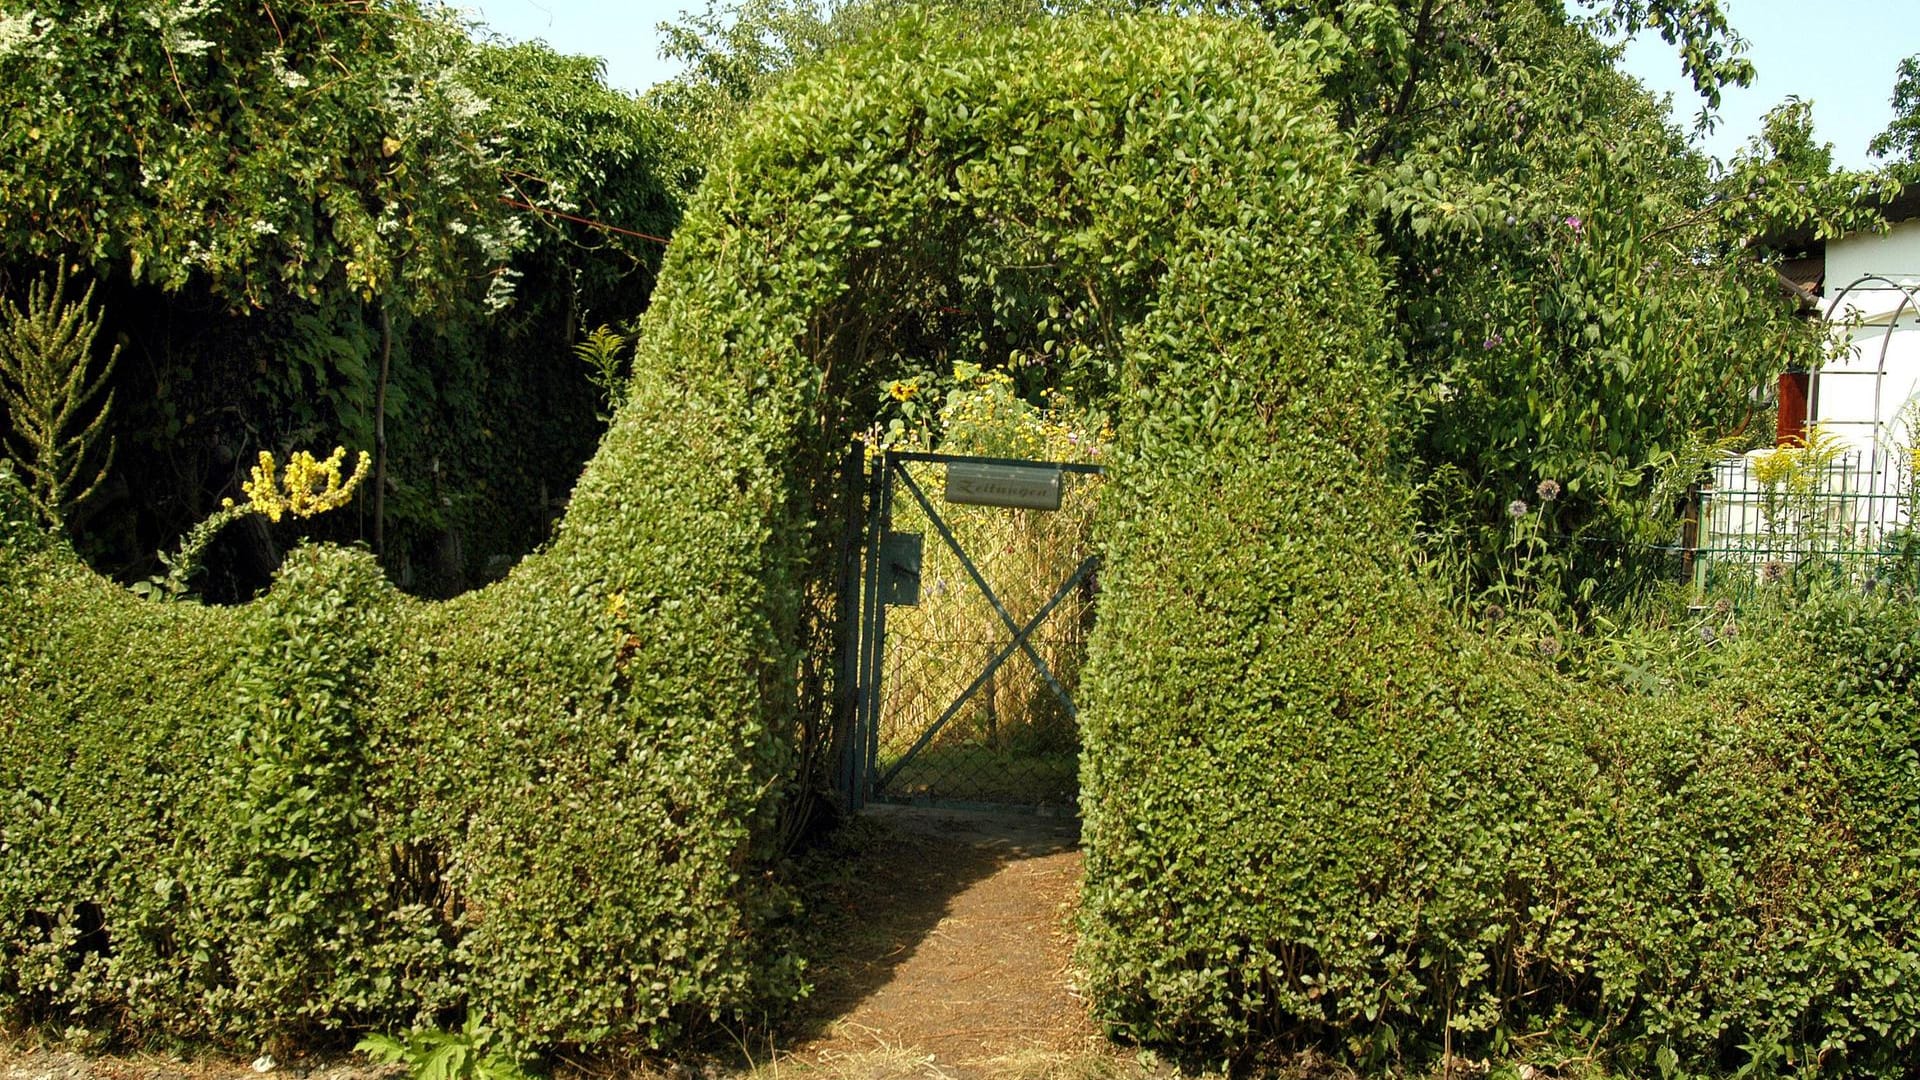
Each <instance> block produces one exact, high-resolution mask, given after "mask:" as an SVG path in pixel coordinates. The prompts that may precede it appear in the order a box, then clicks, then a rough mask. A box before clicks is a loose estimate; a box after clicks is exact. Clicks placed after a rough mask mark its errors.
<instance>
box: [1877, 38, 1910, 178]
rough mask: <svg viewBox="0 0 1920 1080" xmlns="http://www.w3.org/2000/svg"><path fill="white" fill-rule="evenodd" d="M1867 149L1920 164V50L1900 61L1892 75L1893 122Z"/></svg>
mask: <svg viewBox="0 0 1920 1080" xmlns="http://www.w3.org/2000/svg"><path fill="white" fill-rule="evenodd" d="M1867 152H1868V153H1870V154H1872V155H1873V156H1874V157H1877V158H1892V159H1893V160H1894V162H1895V163H1898V164H1903V165H1916V164H1920V53H1916V54H1914V55H1912V56H1909V57H1907V58H1906V59H1905V60H1902V61H1900V66H1899V68H1898V69H1896V70H1895V72H1894V77H1893V123H1891V124H1888V125H1887V130H1885V131H1883V132H1881V133H1880V134H1878V135H1875V136H1874V137H1873V141H1872V142H1870V143H1868V144H1867Z"/></svg>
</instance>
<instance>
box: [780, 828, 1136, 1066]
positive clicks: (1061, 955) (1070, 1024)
mask: <svg viewBox="0 0 1920 1080" xmlns="http://www.w3.org/2000/svg"><path fill="white" fill-rule="evenodd" d="M874 816H875V817H876V818H878V819H879V823H880V824H879V825H878V826H877V827H876V828H875V829H874V835H872V836H870V837H869V838H867V840H866V842H865V844H864V845H863V849H862V850H861V851H860V852H859V854H858V858H857V861H858V864H859V866H860V871H859V873H858V878H857V880H854V881H847V882H840V883H837V887H836V888H835V889H833V890H832V893H833V895H830V900H829V903H830V904H833V905H835V906H837V907H838V908H839V910H838V912H836V914H837V916H838V917H839V918H840V919H842V920H844V922H843V924H842V926H841V927H840V929H839V930H838V932H836V933H835V934H834V935H832V936H833V938H834V939H836V941H835V944H836V945H837V946H838V947H837V949H835V950H834V951H835V952H836V953H837V962H835V961H834V960H830V959H829V958H827V957H822V958H821V960H819V961H816V968H815V970H816V971H817V972H818V973H819V975H818V984H817V985H816V988H815V992H814V995H813V998H812V999H811V1003H810V1004H809V1006H808V1007H807V1011H808V1012H809V1013H810V1014H812V1017H811V1019H812V1024H813V1028H814V1030H813V1031H812V1032H811V1033H809V1034H805V1035H802V1036H801V1037H800V1039H799V1040H798V1041H797V1042H796V1043H794V1044H791V1045H790V1047H789V1050H788V1053H787V1054H786V1055H785V1056H786V1060H787V1061H789V1062H791V1063H793V1064H796V1065H811V1066H814V1067H818V1068H822V1069H823V1070H825V1071H831V1072H839V1073H842V1074H843V1075H870V1076H884V1075H900V1076H940V1077H953V1078H956V1080H964V1078H968V1077H976V1076H979V1077H988V1076H992V1077H1000V1076H1015V1075H1033V1076H1041V1075H1049V1074H1051V1073H1053V1072H1055V1071H1057V1070H1056V1069H1055V1068H1054V1066H1056V1065H1057V1064H1059V1063H1060V1062H1063V1061H1067V1060H1073V1059H1078V1058H1083V1057H1085V1056H1086V1055H1088V1054H1095V1055H1098V1056H1107V1055H1109V1054H1111V1053H1112V1052H1111V1051H1110V1050H1106V1049H1105V1042H1104V1040H1103V1039H1101V1037H1100V1035H1099V1033H1098V1031H1097V1030H1096V1029H1095V1027H1094V1025H1093V1024H1092V1022H1091V1021H1090V1020H1088V1018H1087V1013H1086V1008H1085V1005H1084V1003H1083V1002H1082V1001H1081V1000H1080V999H1079V998H1078V997H1077V996H1076V995H1075V994H1074V992H1073V988H1072V972H1071V969H1070V961H1071V957H1072V951H1073V946H1072V938H1071V929H1072V928H1071V923H1070V918H1071V909H1072V905H1073V902H1074V899H1075V898H1076V896H1077V895H1078V892H1079V886H1080V852H1079V849H1078V846H1077V834H1076V830H1075V827H1074V825H1073V823H1072V822H1070V821H1064V820H1061V819H1048V818H1021V817H1010V816H1000V815H983V814H969V813H962V812H942V811H926V810H893V809H891V808H881V809H880V810H879V811H878V812H876V813H875V815H874ZM889 1060H890V1061H892V1062H893V1064H894V1065H897V1066H898V1067H900V1069H902V1070H905V1071H898V1072H889V1071H887V1069H886V1068H878V1069H868V1070H865V1071H863V1070H862V1069H861V1068H860V1065H861V1063H865V1064H867V1065H877V1064H878V1063H880V1062H882V1061H889ZM836 1066H839V1067H838V1068H836Z"/></svg>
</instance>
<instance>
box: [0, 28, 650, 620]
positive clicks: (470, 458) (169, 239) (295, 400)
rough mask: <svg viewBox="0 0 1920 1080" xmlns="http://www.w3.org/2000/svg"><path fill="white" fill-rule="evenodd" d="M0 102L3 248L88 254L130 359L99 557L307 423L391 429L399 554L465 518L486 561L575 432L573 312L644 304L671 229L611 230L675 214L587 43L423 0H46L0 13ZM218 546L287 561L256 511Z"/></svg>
mask: <svg viewBox="0 0 1920 1080" xmlns="http://www.w3.org/2000/svg"><path fill="white" fill-rule="evenodd" d="M0 105H4V106H5V107H6V109H7V110H8V115H9V123H8V124H7V125H6V126H5V128H4V130H0V151H4V160H0V267H5V268H8V269H14V270H24V269H28V268H31V267H33V266H36V265H40V264H43V263H45V262H47V261H50V260H53V259H58V260H59V261H60V262H61V263H63V264H65V265H78V266H80V267H84V268H86V269H87V270H88V271H89V272H90V273H91V275H92V276H93V278H94V280H95V281H96V282H98V284H99V287H100V290H101V296H102V297H103V298H104V299H106V300H107V301H108V307H109V309H110V311H111V312H112V314H113V322H112V323H111V324H110V325H109V327H108V328H107V330H106V332H105V334H104V335H103V336H104V337H105V338H108V339H114V340H118V341H122V342H124V343H125V344H126V345H127V347H128V348H127V352H128V356H129V358H130V360H131V362H130V363H127V364H124V365H122V366H121V368H120V369H119V371H118V373H117V374H116V375H115V377H114V380H113V381H114V384H115V387H114V388H115V389H117V391H118V398H117V400H118V402H119V406H120V407H119V411H118V413H117V415H116V418H115V421H114V424H115V427H116V428H117V429H118V431H119V433H120V434H121V436H122V440H121V441H122V442H123V444H127V445H128V446H130V447H131V448H133V449H135V450H136V451H138V452H136V453H130V454H123V455H121V457H120V459H119V461H118V463H117V464H116V466H115V472H114V473H113V475H111V476H110V477H109V481H108V483H106V484H105V485H104V486H103V488H102V496H101V497H100V498H98V499H96V500H93V501H92V502H91V503H90V504H89V507H88V512H87V514H86V515H85V519H84V520H82V521H78V522H76V523H75V527H76V539H77V541H78V542H79V543H80V544H81V546H82V548H83V550H88V551H89V552H90V554H92V555H94V556H96V557H98V558H99V559H101V564H102V565H103V566H112V567H113V568H115V569H116V570H117V571H119V572H121V573H123V574H124V575H125V576H128V577H133V578H139V577H142V576H144V575H145V574H146V573H147V572H148V571H149V569H150V567H149V566H148V565H147V564H148V563H150V561H151V557H152V556H151V553H152V552H153V551H154V549H155V548H156V547H165V546H171V543H172V540H173V538H174V537H176V536H177V535H178V534H179V532H180V531H181V530H183V529H185V528H186V527H188V526H189V525H191V524H192V523H193V522H195V521H198V520H200V519H202V518H204V517H205V516H206V515H207V513H208V512H209V509H210V507H211V505H212V504H214V503H217V500H218V499H219V497H220V496H222V495H232V494H235V493H236V492H237V490H238V484H239V482H240V480H241V478H242V477H241V473H242V472H243V469H244V467H243V466H240V465H238V464H236V463H239V462H244V461H247V460H250V459H251V458H252V457H253V455H254V453H255V452H257V451H259V450H272V451H276V452H284V451H286V450H289V449H291V448H293V447H296V446H302V445H311V444H312V443H314V442H316V441H325V442H334V441H344V442H346V443H348V444H349V445H350V446H352V447H354V448H356V449H358V448H367V447H371V446H374V445H375V444H376V443H379V442H383V441H385V442H390V444H391V445H390V446H389V447H388V448H387V452H385V453H382V454H380V455H378V456H379V458H380V468H379V471H380V472H381V473H382V474H383V475H382V477H381V478H380V479H378V480H376V482H374V483H372V484H369V485H367V486H366V488H365V490H366V491H367V492H368V493H369V495H370V497H369V498H368V499H367V501H369V502H384V501H387V500H389V499H390V500H391V501H390V503H389V504H388V505H383V506H381V507H380V510H379V512H377V513H374V514H372V515H371V518H372V523H374V524H375V530H373V531H385V530H386V528H387V527H388V526H393V527H394V528H395V529H396V530H397V532H398V536H397V537H396V538H395V540H396V542H397V543H398V544H399V545H400V549H399V550H397V551H396V552H394V554H393V555H392V556H391V557H390V558H389V560H388V564H389V566H390V568H394V569H395V570H396V573H397V574H399V575H401V576H403V577H404V576H406V574H407V569H406V568H407V563H408V560H409V557H410V556H409V552H408V550H407V549H408V547H409V546H411V547H413V548H415V549H418V548H420V547H422V546H431V545H433V544H435V543H438V542H440V541H442V540H445V539H446V536H447V534H448V532H449V531H450V530H454V529H456V528H458V527H459V526H460V525H461V523H463V522H465V523H469V524H472V523H480V525H481V526H484V531H485V535H487V536H489V537H490V538H489V539H488V540H487V541H486V544H485V546H484V547H480V548H479V550H477V551H476V552H475V553H474V555H473V557H472V559H471V561H472V562H473V563H474V564H475V565H476V566H477V565H480V564H482V563H483V562H485V561H486V560H488V559H491V558H494V557H496V556H502V555H504V556H507V557H511V556H512V555H515V554H517V553H518V552H519V551H524V550H526V549H527V548H529V547H531V546H532V545H533V544H534V543H537V542H538V541H539V540H540V539H541V538H543V537H544V530H545V528H546V526H547V524H548V522H549V520H550V517H551V512H550V509H551V508H550V506H549V505H548V504H547V502H548V500H547V499H546V498H543V497H542V491H543V490H550V491H552V492H554V493H556V494H558V493H563V492H564V491H565V490H566V489H567V487H568V486H569V485H570V483H571V478H572V476H573V475H574V473H575V471H576V470H577V467H578V464H579V462H580V461H581V460H583V459H584V457H585V455H586V454H587V453H588V452H589V451H590V450H591V447H592V434H593V432H592V427H593V425H592V421H591V417H592V414H593V395H592V390H591V387H589V386H588V385H587V384H586V380H585V379H584V378H583V377H582V376H581V373H580V372H579V371H578V370H576V368H575V366H574V365H573V364H572V363H571V362H570V361H569V360H568V359H567V356H568V348H569V346H570V345H571V344H572V335H573V334H574V332H575V330H576V328H577V325H578V323H579V312H580V310H581V309H582V308H583V307H590V308H593V309H595V318H596V321H608V322H616V323H617V322H622V321H625V320H628V319H631V318H633V317H635V316H637V314H638V313H639V311H640V310H641V309H642V308H644V306H645V303H646V300H647V296H648V294H649V292H650V289H651V286H652V280H653V276H652V271H653V269H654V268H655V267H656V266H657V265H658V260H659V257H660V251H661V247H662V245H661V244H660V243H659V242H658V240H657V239H648V238H643V237H640V236H633V235H628V234H627V233H623V232H618V231H615V230H616V228H624V229H625V230H628V232H631V233H641V234H646V237H654V238H657V237H664V236H666V235H668V234H669V233H670V232H671V230H672V228H673V227H674V224H675V222H676V221H677V217H678V207H679V202H678V199H679V191H678V190H677V189H675V188H674V187H672V186H670V185H668V184H664V183H662V182H661V181H660V179H659V177H660V176H661V174H662V172H663V169H662V167H661V166H662V162H663V156H664V155H665V154H666V153H667V147H666V145H665V140H664V136H663V133H662V132H663V129H662V125H661V124H660V123H659V122H658V121H657V120H656V119H655V118H654V114H653V112H652V110H651V109H649V108H647V107H646V106H643V105H641V104H640V103H638V102H636V101H635V100H633V99H632V98H631V97H628V96H626V95H623V94H619V93H616V92H614V91H612V90H610V89H608V88H607V87H606V86H605V85H604V83H603V82H601V81H600V76H599V71H598V68H597V66H596V65H595V63H594V62H593V61H589V60H581V59H577V58H568V57H561V56H558V55H557V54H554V53H552V52H551V51H550V50H545V49H543V48H538V47H525V46H517V47H500V46H493V45H487V44H481V43H476V42H475V41H473V40H471V39H470V38H469V36H468V33H467V28H466V26H465V25H463V24H462V23H461V22H460V21H459V19H458V18H457V17H456V16H454V15H452V14H450V13H449V11H448V10H447V9H443V8H440V7H427V6H423V5H422V4H419V3H416V2H415V0H373V2H371V3H354V4H337V3H330V2H326V0H275V3H273V4H271V5H248V4H226V3H219V4H204V3H203V4H177V3H171V2H164V0H49V2H47V3H38V4H36V5H34V7H33V9H32V10H31V11H28V10H24V9H22V8H20V7H19V6H18V5H16V6H14V7H13V8H9V9H8V14H6V15H0ZM576 219H577V220H576ZM522 282H527V283H530V284H531V286H532V288H531V289H524V288H521V283H522ZM530 294H531V295H530ZM96 359H97V358H96ZM492 395H499V396H501V397H507V396H513V397H515V398H516V399H517V400H516V402H515V403H514V404H512V405H507V404H504V403H497V404H496V403H494V402H493V400H492ZM490 408H493V409H497V410H500V412H499V415H496V414H495V412H491V411H489V409H490ZM383 435H384V436H387V437H388V438H386V439H383V438H381V436H383ZM489 473H491V474H492V479H493V481H494V482H493V484H492V486H489V485H488V483H487V479H486V475H487V474H489ZM136 492H137V493H138V498H131V497H129V495H130V493H136ZM367 517H368V515H366V514H364V513H363V514H360V515H357V516H355V515H340V516H339V519H338V520H337V521H336V522H333V523H330V524H329V525H328V526H327V527H328V528H330V529H333V530H336V537H337V538H340V539H346V538H348V537H350V536H352V535H353V533H352V532H350V531H347V532H340V531H338V530H352V529H354V528H356V527H364V526H365V525H367V524H370V523H369V522H368V521H367ZM508 522H511V523H512V528H511V529H510V530H508V529H507V528H506V527H505V523H508ZM362 535H364V533H363V534H362ZM220 546H221V548H222V550H221V551H219V552H216V553H215V554H216V558H215V559H214V561H213V564H212V566H213V567H214V568H216V569H218V570H224V569H225V567H226V566H227V565H228V564H230V563H232V562H233V561H234V560H233V559H232V558H231V556H233V555H234V554H235V553H236V552H241V551H243V550H251V551H257V553H258V554H257V557H249V558H248V559H246V560H245V561H246V562H249V563H252V564H255V566H256V567H257V570H258V572H251V571H250V572H249V574H248V575H247V576H249V577H251V578H252V579H253V580H256V581H257V580H259V579H260V578H261V577H263V575H264V571H265V570H268V569H270V568H271V566H272V565H273V564H274V563H275V562H276V561H277V550H276V545H275V544H274V543H273V542H272V539H271V537H270V536H269V535H268V533H267V531H266V529H265V528H264V527H263V526H256V525H254V524H253V523H250V525H249V528H247V529H246V530H233V531H231V532H230V533H229V534H227V538H226V539H223V540H222V541H221V545H220ZM475 546H476V547H478V545H477V544H476V545H475ZM458 547H459V545H458V544H452V545H450V550H451V549H457V548H458ZM413 554H414V555H417V554H418V551H417V550H416V551H415V552H414V553H413ZM419 561H424V560H419ZM212 576H213V577H214V578H216V579H218V578H220V577H221V575H220V574H219V573H216V574H214V575H212ZM441 576H443V577H447V578H448V579H449V580H451V579H452V578H453V577H454V576H456V575H441ZM210 588H211V595H216V596H226V595H229V593H228V592H227V590H226V583H225V582H224V580H216V581H215V582H212V583H211V584H210Z"/></svg>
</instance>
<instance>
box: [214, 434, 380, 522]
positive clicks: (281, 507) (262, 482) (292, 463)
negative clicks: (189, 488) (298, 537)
mask: <svg viewBox="0 0 1920 1080" xmlns="http://www.w3.org/2000/svg"><path fill="white" fill-rule="evenodd" d="M346 456H347V449H346V447H344V446H340V447H335V448H334V451H333V453H332V454H330V455H329V456H328V457H327V459H326V460H324V461H320V460H317V459H315V458H314V456H313V455H312V454H311V453H309V452H307V451H305V450H300V451H296V452H295V453H294V454H293V455H292V456H291V457H289V458H288V459H287V469H286V473H285V474H284V475H280V476H276V473H277V471H278V469H277V466H276V464H275V462H274V460H273V455H272V454H270V453H268V452H267V451H265V450H262V451H261V452H260V463H259V464H258V465H256V466H254V468H253V475H252V478H251V479H249V480H248V481H247V482H246V483H244V484H242V485H241V489H242V490H244V491H245V492H246V493H247V509H249V510H251V511H253V512H255V513H261V514H265V515H267V520H269V521H276V522H277V521H279V520H280V517H281V515H283V514H287V513H291V514H293V515H294V516H295V517H313V516H314V515H316V514H323V513H325V512H327V511H328V510H333V509H335V508H337V507H341V506H344V505H346V504H347V502H348V501H349V500H350V499H351V498H352V497H353V490H354V488H356V487H358V486H359V485H360V482H361V481H362V480H364V479H366V475H367V470H368V469H369V468H371V467H372V464H373V459H372V457H371V456H370V455H368V454H367V452H366V451H364V450H362V451H361V452H360V459H359V461H358V463H357V464H356V466H355V468H354V470H353V474H352V475H351V476H349V477H347V478H346V479H345V480H342V479H341V478H340V466H341V464H342V463H343V462H344V461H345V459H346Z"/></svg>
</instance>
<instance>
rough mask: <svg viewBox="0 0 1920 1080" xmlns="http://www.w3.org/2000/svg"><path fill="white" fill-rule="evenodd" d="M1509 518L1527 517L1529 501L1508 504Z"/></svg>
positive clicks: (1519, 500)
mask: <svg viewBox="0 0 1920 1080" xmlns="http://www.w3.org/2000/svg"><path fill="white" fill-rule="evenodd" d="M1507 516H1508V517H1510V518H1523V517H1526V516H1527V500H1525V499H1515V500H1513V501H1512V502H1510V503H1508V504H1507Z"/></svg>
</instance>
